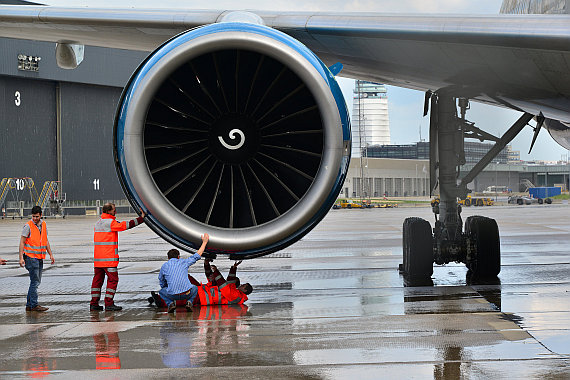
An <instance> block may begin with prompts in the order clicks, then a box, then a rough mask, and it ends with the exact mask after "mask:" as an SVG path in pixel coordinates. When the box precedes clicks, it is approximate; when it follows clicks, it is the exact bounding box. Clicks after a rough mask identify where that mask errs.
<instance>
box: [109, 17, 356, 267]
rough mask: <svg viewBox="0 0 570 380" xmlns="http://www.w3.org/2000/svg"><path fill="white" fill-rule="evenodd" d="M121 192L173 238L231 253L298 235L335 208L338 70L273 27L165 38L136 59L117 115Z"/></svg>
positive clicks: (341, 142)
mask: <svg viewBox="0 0 570 380" xmlns="http://www.w3.org/2000/svg"><path fill="white" fill-rule="evenodd" d="M114 152H115V164H116V168H117V172H118V176H119V179H120V181H121V184H122V187H123V189H124V191H125V194H126V195H127V197H128V198H129V200H130V202H131V204H132V206H133V207H134V208H135V209H142V210H144V211H145V213H146V214H147V218H146V223H147V225H148V226H149V227H150V228H152V229H153V230H154V231H155V232H156V233H157V234H158V235H160V236H161V237H163V238H164V239H165V240H167V241H168V242H170V243H171V244H173V245H175V246H177V247H179V248H181V249H184V250H192V249H196V248H197V247H198V246H199V245H200V243H201V240H200V235H201V234H203V233H204V232H207V233H209V234H210V243H209V244H208V252H210V253H221V254H229V256H230V258H231V259H234V258H235V259H242V258H245V259H247V258H252V257H256V256H261V255H265V254H268V253H271V252H274V251H276V250H279V249H281V248H284V247H286V246H287V245H289V244H292V243H293V242H295V241H297V240H298V239H300V238H301V237H302V236H303V235H305V234H306V233H307V232H309V231H310V230H311V229H312V228H313V227H314V226H315V225H316V224H317V223H318V222H319V221H320V220H321V219H322V218H323V217H324V216H325V215H326V213H327V212H328V211H329V210H330V209H331V206H332V204H333V203H334V201H335V199H336V197H337V195H338V193H339V191H340V190H341V187H342V184H343V182H344V178H345V176H346V172H347V170H348V164H349V159H350V124H349V118H348V112H347V109H346V105H345V102H344V99H343V97H342V93H341V91H340V88H339V87H338V84H337V83H336V80H335V78H334V75H333V74H332V73H331V72H330V71H329V69H328V68H327V67H326V66H325V65H324V64H323V63H322V62H321V61H320V60H319V59H318V58H317V57H316V56H315V55H314V54H313V53H312V52H311V51H310V50H308V49H307V48H306V47H305V46H304V45H302V44H301V43H299V42H298V41H296V40H295V39H293V38H291V37H289V36H287V35H285V34H283V33H281V32H279V31H276V30H274V29H271V28H268V27H266V26H262V25H255V24H246V23H219V24H213V25H208V26H205V27H201V28H198V29H193V30H191V31H188V32H185V33H182V34H180V35H178V36H175V37H173V38H172V39H170V40H169V41H167V42H165V43H164V44H163V45H162V46H160V47H159V48H158V49H156V50H155V51H154V52H153V53H151V54H150V55H149V56H148V57H147V58H146V60H145V61H144V62H143V63H142V64H141V65H140V66H139V67H138V69H137V70H136V71H135V73H134V74H133V76H132V77H131V79H130V80H129V82H128V84H127V86H126V87H125V90H124V92H123V94H122V97H121V101H120V103H119V106H118V110H117V115H116V118H115V131H114Z"/></svg>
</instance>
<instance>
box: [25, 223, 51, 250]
mask: <svg viewBox="0 0 570 380" xmlns="http://www.w3.org/2000/svg"><path fill="white" fill-rule="evenodd" d="M42 224H43V226H42V232H41V233H40V230H39V229H38V226H36V224H35V223H34V222H33V221H31V220H30V221H29V222H28V226H29V227H30V236H28V238H27V239H26V241H25V242H24V253H25V254H26V256H28V257H33V258H36V259H45V258H46V252H47V226H46V223H45V222H42Z"/></svg>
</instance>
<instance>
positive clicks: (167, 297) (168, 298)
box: [158, 285, 198, 306]
mask: <svg viewBox="0 0 570 380" xmlns="http://www.w3.org/2000/svg"><path fill="white" fill-rule="evenodd" d="M158 294H160V297H162V299H163V300H164V302H166V305H167V306H168V305H170V304H171V303H172V302H175V301H178V300H187V301H188V302H190V303H192V302H194V298H196V295H197V294H198V288H197V287H196V285H190V292H189V293H188V294H184V293H183V294H170V293H168V291H167V289H166V288H162V289H160V291H159V292H158Z"/></svg>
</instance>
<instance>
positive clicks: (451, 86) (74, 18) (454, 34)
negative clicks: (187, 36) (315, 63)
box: [0, 6, 570, 121]
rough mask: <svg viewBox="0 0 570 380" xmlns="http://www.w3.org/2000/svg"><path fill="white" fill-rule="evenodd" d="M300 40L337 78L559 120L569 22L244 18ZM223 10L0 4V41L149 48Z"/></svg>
mask: <svg viewBox="0 0 570 380" xmlns="http://www.w3.org/2000/svg"><path fill="white" fill-rule="evenodd" d="M252 12H254V13H255V14H257V15H258V16H260V17H261V18H262V19H263V22H264V23H265V24H266V25H267V26H269V27H272V28H275V29H278V30H281V31H283V32H285V33H287V34H289V35H291V36H292V37H294V38H295V39H297V40H299V41H301V42H302V43H303V44H305V45H306V46H307V47H308V48H309V49H311V50H312V51H313V52H314V53H315V54H316V55H317V56H319V58H320V59H322V60H323V61H324V62H325V63H326V64H328V65H332V64H334V63H336V62H341V63H342V64H343V66H344V70H343V71H342V73H341V75H342V76H347V77H351V78H359V79H366V80H372V81H376V82H381V83H386V84H392V85H397V86H402V87H407V88H414V89H418V90H441V89H447V90H448V91H451V92H452V93H453V94H454V95H456V96H464V97H469V98H472V99H476V100H480V101H484V102H489V103H494V104H499V105H503V106H507V107H510V108H514V109H521V110H522V109H526V110H530V111H533V110H532V109H529V107H530V108H533V107H535V108H536V109H537V110H542V112H543V113H545V115H546V114H547V116H549V117H552V118H555V119H559V120H566V121H569V120H568V118H569V117H568V110H569V109H570V16H568V15H496V16H495V15H493V16H489V15H485V16H459V15H451V16H449V15H446V16H442V15H429V16H426V15H402V14H391V15H386V14H370V13H364V14H362V13H361V14H332V13H331V14H322V13H271V12H266V11H263V12H256V11H252ZM229 13H231V11H206V10H196V11H181V10H176V11H174V10H133V9H128V10H116V9H113V10H109V9H93V8H54V7H21V6H0V35H1V36H3V37H10V38H24V39H33V40H42V41H53V42H71V43H80V44H84V45H94V46H104V47H112V48H121V49H131V50H143V51H152V50H153V49H155V48H156V47H157V46H158V45H160V44H161V43H162V42H164V41H165V40H167V39H169V38H170V37H172V36H173V35H176V34H178V33H181V32H183V31H185V30H188V29H192V28H195V27H199V26H202V25H205V24H211V23H215V22H219V21H221V20H222V19H223V18H224V17H225V16H226V15H227V14H229Z"/></svg>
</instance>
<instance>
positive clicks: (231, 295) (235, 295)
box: [219, 281, 247, 305]
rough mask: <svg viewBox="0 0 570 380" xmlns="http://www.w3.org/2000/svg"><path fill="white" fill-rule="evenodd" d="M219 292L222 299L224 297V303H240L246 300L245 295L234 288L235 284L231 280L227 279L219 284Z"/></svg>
mask: <svg viewBox="0 0 570 380" xmlns="http://www.w3.org/2000/svg"><path fill="white" fill-rule="evenodd" d="M219 289H220V293H222V299H224V302H223V303H224V304H228V305H232V304H242V303H244V302H245V301H247V295H246V294H245V293H244V292H242V291H241V290H238V288H236V284H235V283H234V282H233V281H228V282H225V283H223V284H222V285H220V286H219Z"/></svg>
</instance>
